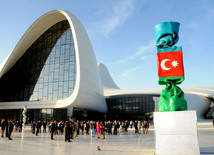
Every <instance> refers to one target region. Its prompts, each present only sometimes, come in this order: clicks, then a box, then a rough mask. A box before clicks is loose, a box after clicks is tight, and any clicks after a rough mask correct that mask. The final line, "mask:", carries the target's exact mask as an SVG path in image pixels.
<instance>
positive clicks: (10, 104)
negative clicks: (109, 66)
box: [0, 10, 107, 112]
mask: <svg viewBox="0 0 214 155" xmlns="http://www.w3.org/2000/svg"><path fill="white" fill-rule="evenodd" d="M63 26H64V27H63ZM39 44H40V45H39ZM48 44H50V45H48ZM42 48H43V49H42ZM38 50H43V51H42V52H40V53H39V54H38V53H37V55H36V54H35V55H36V56H35V58H34V60H33V59H31V61H35V62H34V63H35V64H29V66H28V67H25V68H26V69H29V68H30V69H29V70H30V71H29V72H32V73H33V72H39V73H38V74H39V75H38V77H33V78H34V79H33V81H30V80H31V79H29V78H31V77H26V76H23V77H22V78H24V79H18V80H17V76H19V75H18V74H25V75H27V74H26V72H28V71H27V70H24V69H22V68H21V66H24V65H23V64H20V63H21V62H19V61H22V62H23V61H27V60H22V59H29V56H26V55H30V56H33V54H31V53H36V52H37V51H38ZM44 54H46V55H45V56H44V60H43V61H44V62H43V64H41V63H40V61H41V58H42V56H43V55H44ZM57 54H58V55H59V57H56V55H57ZM53 55H54V56H55V57H54V56H53ZM24 57H25V58H24ZM66 58H67V59H66ZM35 59H36V60H35ZM58 59H60V60H58ZM51 60H53V61H52V62H51ZM71 62H73V63H71ZM25 63H28V62H25ZM18 65H19V66H18ZM17 66H18V67H17ZM60 67H61V68H60ZM65 67H67V68H65ZM17 68H18V69H17ZM37 68H38V70H37ZM50 68H52V69H50ZM15 69H17V70H18V71H13V73H8V72H12V71H11V70H15ZM56 69H58V71H57V72H56V73H55V71H56ZM71 69H72V70H71ZM21 70H22V71H21ZM23 70H24V71H23ZM46 70H47V71H46ZM51 72H52V73H53V74H54V75H52V74H51ZM60 72H62V73H63V74H61V75H60ZM45 73H47V76H46V75H45ZM73 74H75V75H73ZM70 75H73V76H70ZM27 76H29V75H27ZM56 76H58V77H56ZM60 76H61V77H60ZM65 76H67V77H65ZM0 78H1V80H0V81H2V82H1V83H2V84H4V83H5V82H7V84H8V83H10V82H11V81H10V80H12V81H14V80H15V81H16V83H19V82H20V80H27V81H28V82H23V85H22V86H20V85H18V86H17V85H16V83H15V82H14V83H13V85H12V84H11V85H10V90H7V86H8V85H7V86H5V88H4V91H5V90H6V92H7V93H9V92H10V91H11V89H13V90H14V89H18V90H17V91H15V92H14V93H13V92H12V93H11V92H10V93H11V94H10V95H9V94H8V95H7V94H6V93H4V91H3V92H1V93H2V96H1V97H3V98H4V99H1V103H0V108H1V109H14V108H15V109H22V108H23V105H26V106H27V107H28V108H38V107H39V108H65V107H77V108H83V109H88V110H96V111H99V112H107V106H106V102H105V98H104V96H103V88H102V84H101V79H100V75H99V71H98V68H97V61H96V58H95V55H94V52H93V48H92V45H91V43H90V40H89V38H88V35H87V33H86V31H85V29H84V27H83V25H82V24H81V23H80V21H79V20H78V19H77V18H76V17H75V16H74V15H72V14H71V13H69V12H67V11H62V10H53V11H50V12H48V13H46V14H44V15H43V16H41V17H40V18H39V19H37V20H36V21H35V22H34V23H33V24H32V25H31V26H30V27H29V29H28V30H27V31H26V32H25V34H24V35H23V36H22V38H21V39H20V41H19V42H18V44H17V45H16V47H15V48H14V49H13V51H12V52H11V54H10V55H9V57H8V58H7V59H6V61H5V62H4V63H3V64H2V66H1V70H0ZM36 78H37V79H36ZM45 78H47V79H45ZM61 78H62V79H61ZM9 79H10V80H9ZM41 83H43V84H45V83H46V84H47V87H48V88H45V86H44V85H43V86H42V85H40V84H41ZM61 83H62V84H61ZM37 85H38V87H40V88H38V91H35V89H37ZM50 85H51V86H50ZM60 85H61V87H60ZM65 85H69V86H70V85H71V87H70V88H69V86H65ZM54 86H55V87H56V89H55V90H56V91H55V92H54V91H52V90H48V89H53V87H54ZM19 87H23V89H24V90H22V89H21V88H19ZM67 87H68V88H67ZM31 89H34V90H31ZM61 89H63V90H62V92H59V91H61ZM20 91H23V93H25V92H24V91H28V92H27V94H26V97H25V96H24V95H25V94H24V95H22V94H20ZM30 91H33V92H30ZM44 92H45V96H44V95H43V94H44ZM17 93H18V94H17ZM3 94H4V95H3ZM40 94H41V95H40ZM62 94H63V95H62ZM64 94H66V95H64ZM5 95H6V96H5ZM11 95H17V96H18V97H17V98H15V99H14V98H11ZM48 96H49V97H48Z"/></svg>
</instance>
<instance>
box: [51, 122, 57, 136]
mask: <svg viewBox="0 0 214 155" xmlns="http://www.w3.org/2000/svg"><path fill="white" fill-rule="evenodd" d="M55 130H56V120H55V121H52V123H51V140H54V138H53V134H54V132H55Z"/></svg>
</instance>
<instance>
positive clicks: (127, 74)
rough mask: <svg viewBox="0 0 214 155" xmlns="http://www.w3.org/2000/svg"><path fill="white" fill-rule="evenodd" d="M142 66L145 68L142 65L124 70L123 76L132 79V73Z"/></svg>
mask: <svg viewBox="0 0 214 155" xmlns="http://www.w3.org/2000/svg"><path fill="white" fill-rule="evenodd" d="M142 68H143V67H142V66H137V67H135V68H131V69H128V70H126V71H125V72H123V74H122V76H123V77H125V78H128V79H130V78H131V73H133V72H135V71H137V70H140V69H142Z"/></svg>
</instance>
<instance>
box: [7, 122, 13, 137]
mask: <svg viewBox="0 0 214 155" xmlns="http://www.w3.org/2000/svg"><path fill="white" fill-rule="evenodd" d="M13 127H14V126H13V120H12V119H11V120H10V121H9V122H8V139H9V140H12V138H11V134H12V132H13Z"/></svg>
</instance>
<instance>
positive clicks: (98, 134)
mask: <svg viewBox="0 0 214 155" xmlns="http://www.w3.org/2000/svg"><path fill="white" fill-rule="evenodd" d="M100 133H101V126H100V122H99V121H97V138H98V139H100Z"/></svg>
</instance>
